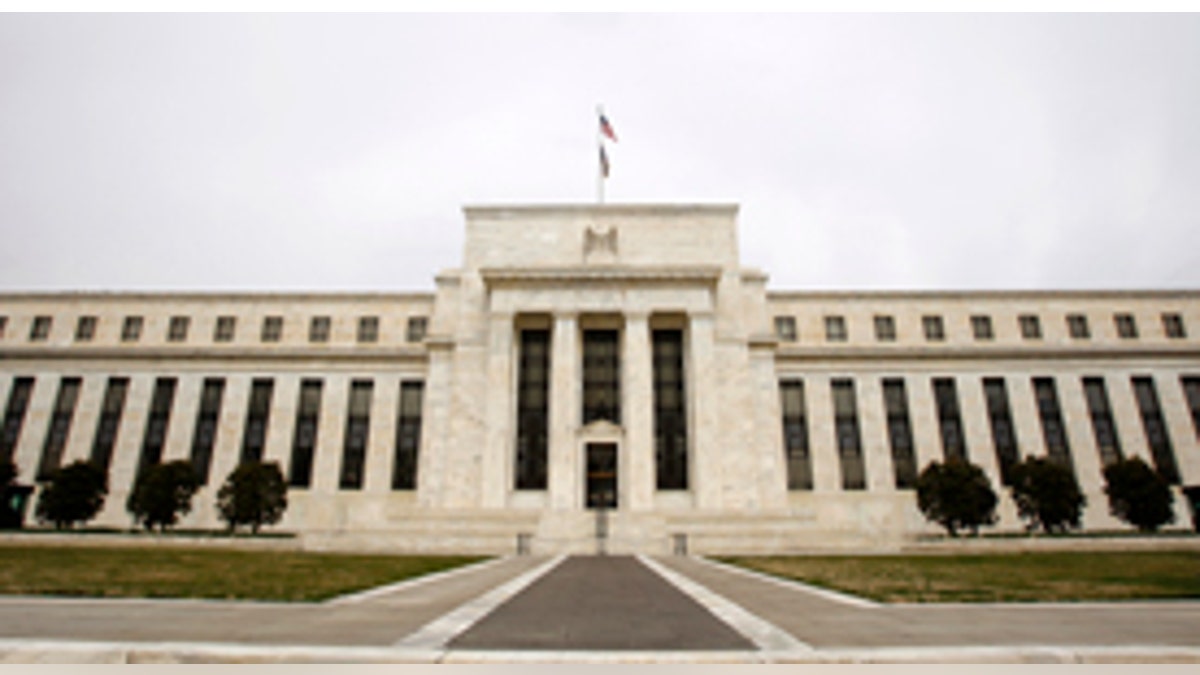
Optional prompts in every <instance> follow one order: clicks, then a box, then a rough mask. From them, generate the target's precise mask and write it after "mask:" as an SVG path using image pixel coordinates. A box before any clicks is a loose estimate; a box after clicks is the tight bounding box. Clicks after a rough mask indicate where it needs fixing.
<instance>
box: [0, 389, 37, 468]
mask: <svg viewBox="0 0 1200 675" xmlns="http://www.w3.org/2000/svg"><path fill="white" fill-rule="evenodd" d="M32 395H33V378H32V377H18V378H17V379H15V380H13V385H12V389H10V390H9V392H8V405H7V406H5V408H4V427H3V428H2V429H0V461H4V462H11V461H13V454H14V453H15V452H16V449H17V441H18V440H19V439H20V438H21V427H22V426H23V424H24V422H25V410H26V409H27V408H28V407H29V398H30V396H32Z"/></svg>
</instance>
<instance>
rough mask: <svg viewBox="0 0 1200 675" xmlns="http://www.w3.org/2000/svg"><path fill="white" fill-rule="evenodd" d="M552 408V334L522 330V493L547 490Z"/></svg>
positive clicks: (519, 457) (519, 393)
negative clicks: (547, 457) (547, 460)
mask: <svg viewBox="0 0 1200 675" xmlns="http://www.w3.org/2000/svg"><path fill="white" fill-rule="evenodd" d="M549 406H550V331H548V330H545V329H536V330H530V329H527V330H523V331H521V354H520V370H519V372H518V373H517V456H516V462H517V466H516V472H515V473H516V483H517V489H518V490H545V489H546V449H547V447H548V441H547V439H548V433H549V417H548V411H549Z"/></svg>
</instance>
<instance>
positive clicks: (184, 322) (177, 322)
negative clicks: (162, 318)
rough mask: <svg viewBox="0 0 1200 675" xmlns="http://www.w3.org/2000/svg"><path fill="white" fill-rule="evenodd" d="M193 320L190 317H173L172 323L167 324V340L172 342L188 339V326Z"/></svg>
mask: <svg viewBox="0 0 1200 675" xmlns="http://www.w3.org/2000/svg"><path fill="white" fill-rule="evenodd" d="M191 322H192V320H191V318H190V317H186V316H173V317H171V321H170V323H168V324H167V340H168V341H170V342H183V341H184V340H187V334H188V326H189V325H190V324H191Z"/></svg>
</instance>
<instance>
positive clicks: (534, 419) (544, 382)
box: [417, 330, 550, 490]
mask: <svg viewBox="0 0 1200 675" xmlns="http://www.w3.org/2000/svg"><path fill="white" fill-rule="evenodd" d="M520 340H521V345H520V356H519V358H520V368H519V370H518V374H517V449H516V463H517V465H516V467H515V469H516V471H515V475H516V484H517V489H518V490H545V489H546V461H547V455H546V453H547V447H548V444H549V441H548V434H549V417H548V411H549V391H550V331H548V330H523V331H521V338H520ZM417 420H418V421H419V420H420V417H419V416H418V417H417Z"/></svg>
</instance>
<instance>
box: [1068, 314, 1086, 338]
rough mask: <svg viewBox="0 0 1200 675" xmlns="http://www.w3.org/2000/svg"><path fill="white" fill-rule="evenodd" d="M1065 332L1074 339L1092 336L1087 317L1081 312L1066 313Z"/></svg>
mask: <svg viewBox="0 0 1200 675" xmlns="http://www.w3.org/2000/svg"><path fill="white" fill-rule="evenodd" d="M1067 332H1068V333H1070V334H1071V337H1072V338H1075V339H1076V340H1086V339H1088V338H1090V337H1091V336H1092V329H1091V328H1090V327H1089V326H1088V320H1087V317H1086V316H1084V315H1083V314H1068V315H1067Z"/></svg>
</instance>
